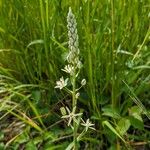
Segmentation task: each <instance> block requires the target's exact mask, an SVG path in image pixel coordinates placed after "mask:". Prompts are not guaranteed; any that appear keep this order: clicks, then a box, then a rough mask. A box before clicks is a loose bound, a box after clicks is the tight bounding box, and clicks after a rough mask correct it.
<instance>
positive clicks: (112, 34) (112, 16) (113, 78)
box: [111, 0, 116, 107]
mask: <svg viewBox="0 0 150 150" xmlns="http://www.w3.org/2000/svg"><path fill="white" fill-rule="evenodd" d="M114 30H115V29H114V0H111V78H112V79H111V80H112V92H111V100H112V107H115V105H116V104H115V103H116V102H115V74H114Z"/></svg>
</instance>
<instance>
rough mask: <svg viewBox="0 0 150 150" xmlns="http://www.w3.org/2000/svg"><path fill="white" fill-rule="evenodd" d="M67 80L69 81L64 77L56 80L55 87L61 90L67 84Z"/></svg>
mask: <svg viewBox="0 0 150 150" xmlns="http://www.w3.org/2000/svg"><path fill="white" fill-rule="evenodd" d="M67 82H68V78H67V79H65V80H64V78H63V77H61V78H60V80H59V81H56V84H57V85H56V86H55V88H59V89H60V90H61V89H62V88H64V87H65V86H67Z"/></svg>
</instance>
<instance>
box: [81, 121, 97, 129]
mask: <svg viewBox="0 0 150 150" xmlns="http://www.w3.org/2000/svg"><path fill="white" fill-rule="evenodd" d="M82 122H83V123H81V125H83V126H85V130H86V131H87V130H88V129H89V128H90V129H93V130H95V128H93V127H92V126H94V124H93V123H91V122H90V120H89V119H87V120H86V122H85V121H84V120H83V119H82Z"/></svg>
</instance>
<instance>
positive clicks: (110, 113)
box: [102, 106, 120, 119]
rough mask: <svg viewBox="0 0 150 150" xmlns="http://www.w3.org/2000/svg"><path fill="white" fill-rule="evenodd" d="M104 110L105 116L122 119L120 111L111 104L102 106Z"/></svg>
mask: <svg viewBox="0 0 150 150" xmlns="http://www.w3.org/2000/svg"><path fill="white" fill-rule="evenodd" d="M102 111H103V114H102V115H103V116H108V117H112V118H114V119H120V115H119V113H118V111H117V110H116V109H114V108H112V107H111V106H107V107H104V108H102Z"/></svg>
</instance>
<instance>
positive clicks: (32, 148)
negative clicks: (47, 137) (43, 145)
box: [25, 141, 37, 150]
mask: <svg viewBox="0 0 150 150" xmlns="http://www.w3.org/2000/svg"><path fill="white" fill-rule="evenodd" d="M25 150H37V148H36V146H35V145H34V143H33V141H30V142H28V143H27V144H26V148H25Z"/></svg>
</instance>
